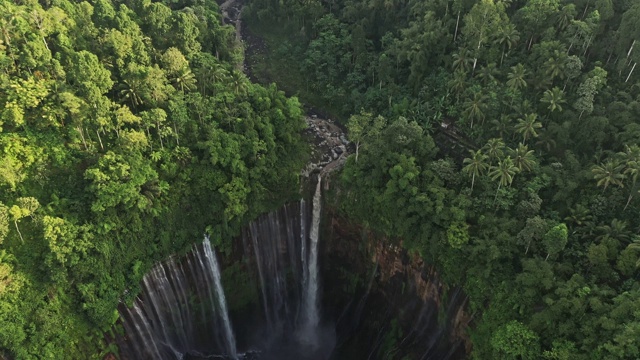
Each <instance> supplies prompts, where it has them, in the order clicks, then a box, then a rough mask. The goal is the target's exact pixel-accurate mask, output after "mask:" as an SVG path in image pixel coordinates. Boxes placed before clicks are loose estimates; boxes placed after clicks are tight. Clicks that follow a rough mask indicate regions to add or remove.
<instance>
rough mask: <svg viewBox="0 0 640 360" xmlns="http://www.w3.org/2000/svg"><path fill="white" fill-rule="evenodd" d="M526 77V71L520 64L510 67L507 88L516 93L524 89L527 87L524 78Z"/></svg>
mask: <svg viewBox="0 0 640 360" xmlns="http://www.w3.org/2000/svg"><path fill="white" fill-rule="evenodd" d="M526 76H527V70H526V69H525V68H524V66H523V65H522V64H518V65H516V66H512V67H511V72H509V74H507V78H508V80H507V86H509V87H510V88H511V90H514V91H517V90H520V89H524V88H526V87H527V81H526V80H525V77H526Z"/></svg>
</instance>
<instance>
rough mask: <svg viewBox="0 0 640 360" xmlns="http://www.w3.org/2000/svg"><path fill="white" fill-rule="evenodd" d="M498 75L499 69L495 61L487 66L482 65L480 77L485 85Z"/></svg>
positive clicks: (479, 72)
mask: <svg viewBox="0 0 640 360" xmlns="http://www.w3.org/2000/svg"><path fill="white" fill-rule="evenodd" d="M496 75H498V70H497V69H496V64H495V63H490V64H487V66H483V67H481V68H480V71H478V77H479V78H480V79H482V82H483V83H484V84H485V85H486V84H488V83H490V82H492V81H495V80H496Z"/></svg>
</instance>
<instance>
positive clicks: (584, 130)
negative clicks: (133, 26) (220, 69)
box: [246, 0, 640, 360]
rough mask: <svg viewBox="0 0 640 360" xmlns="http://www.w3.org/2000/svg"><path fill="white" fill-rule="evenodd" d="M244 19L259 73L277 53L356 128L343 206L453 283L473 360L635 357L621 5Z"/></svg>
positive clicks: (629, 70) (523, 4)
mask: <svg viewBox="0 0 640 360" xmlns="http://www.w3.org/2000/svg"><path fill="white" fill-rule="evenodd" d="M246 14H247V16H248V18H249V19H250V20H251V21H250V23H251V26H252V28H253V29H255V30H260V31H261V34H266V35H265V36H266V37H267V39H268V40H269V42H268V45H269V47H270V52H269V57H268V60H269V61H270V64H271V65H269V64H267V65H266V66H265V69H266V70H263V72H266V73H267V74H268V75H271V76H275V77H278V76H279V75H280V78H282V80H283V81H284V82H283V85H284V86H290V87H293V86H295V85H296V84H295V83H291V81H290V79H291V77H288V78H287V77H284V76H281V75H282V73H283V72H282V70H281V69H280V68H279V64H285V66H286V67H287V69H288V70H287V71H289V72H292V71H296V74H297V75H298V76H299V77H300V78H301V79H303V80H301V81H300V82H301V83H304V82H307V83H308V87H307V88H305V89H304V92H302V95H306V97H303V100H304V101H309V102H312V103H315V104H317V105H319V106H325V107H330V109H329V110H331V111H333V112H334V113H335V114H337V115H339V116H340V117H341V118H342V119H343V120H345V121H346V125H347V127H348V128H350V129H352V130H353V129H355V130H356V132H355V133H354V134H352V140H353V141H354V143H356V146H357V147H358V159H357V161H356V159H354V158H352V159H350V160H349V162H348V163H347V166H346V168H345V170H344V173H343V176H342V183H341V186H342V187H343V188H342V189H341V192H340V193H341V194H342V196H343V199H342V200H341V201H340V204H341V206H342V208H343V210H344V212H345V213H346V214H349V216H351V217H352V218H355V219H356V220H358V221H360V222H362V223H364V224H367V225H368V226H369V227H370V228H372V229H374V230H376V231H377V232H379V233H381V234H384V235H385V236H387V237H391V238H396V239H399V240H402V244H403V245H404V246H405V247H406V248H408V249H409V250H411V251H414V252H416V253H419V254H420V255H422V257H423V258H424V259H425V260H426V261H428V262H431V263H433V264H435V265H436V266H437V267H438V268H439V270H440V273H441V274H442V276H443V277H444V278H445V279H446V280H447V282H448V283H449V284H452V285H454V284H458V285H462V286H463V288H464V290H465V292H466V293H467V294H468V295H469V298H470V309H469V311H470V312H471V313H473V318H474V321H473V322H472V323H471V324H470V325H471V329H470V334H471V339H472V341H473V351H472V356H473V358H475V359H482V360H485V359H638V358H640V342H639V341H638V339H640V283H639V281H638V279H639V276H640V271H639V270H640V260H639V259H640V246H638V244H639V242H640V236H639V231H640V202H639V201H640V200H639V199H638V198H640V196H638V189H639V188H638V182H637V178H638V176H637V174H638V162H639V161H640V150H639V148H638V144H640V122H639V121H640V120H639V119H640V69H636V64H637V62H638V61H639V60H640V42H639V41H640V26H638V24H639V20H638V19H640V4H639V3H638V2H637V1H625V0H620V1H610V0H596V1H593V0H513V1H512V0H476V1H472V0H432V1H424V0H408V1H387V0H385V1H382V0H366V1H364V0H350V1H315V0H311V1H305V2H303V3H301V2H298V1H293V0H283V1H276V2H274V1H270V0H252V1H251V2H250V7H249V9H248V10H247V11H246ZM274 19H275V20H274ZM276 23H277V24H278V26H277V27H275V26H273V24H276ZM259 74H261V73H259ZM290 83H291V84H290ZM378 116H381V118H380V119H381V120H379V121H377V122H376V124H386V125H384V126H383V128H382V129H381V128H379V127H378V126H376V125H375V124H374V122H373V121H370V120H371V119H376V118H378ZM347 119H348V121H347ZM363 119H364V120H363ZM367 119H369V121H365V120H367ZM372 130H373V131H372Z"/></svg>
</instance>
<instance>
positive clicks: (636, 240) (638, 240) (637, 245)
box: [627, 235, 640, 268]
mask: <svg viewBox="0 0 640 360" xmlns="http://www.w3.org/2000/svg"><path fill="white" fill-rule="evenodd" d="M627 249H629V250H635V251H640V236H638V235H635V236H633V237H632V238H631V243H630V244H629V245H627ZM636 268H640V257H638V260H636Z"/></svg>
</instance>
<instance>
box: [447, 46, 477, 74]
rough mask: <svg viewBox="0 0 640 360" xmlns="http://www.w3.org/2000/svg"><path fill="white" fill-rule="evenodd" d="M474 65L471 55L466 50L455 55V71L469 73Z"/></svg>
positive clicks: (459, 50) (453, 65) (462, 49)
mask: <svg viewBox="0 0 640 360" xmlns="http://www.w3.org/2000/svg"><path fill="white" fill-rule="evenodd" d="M472 63H473V59H472V58H471V53H470V52H469V50H467V49H466V48H460V49H458V52H457V53H455V54H453V62H452V63H451V66H452V67H453V69H454V70H458V69H460V70H462V71H464V72H467V71H469V67H470V66H471V64H472Z"/></svg>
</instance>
